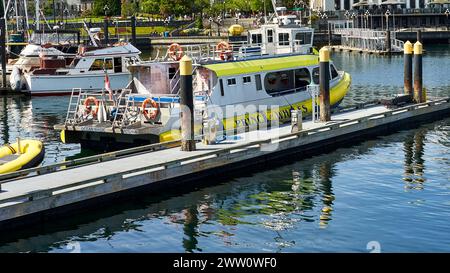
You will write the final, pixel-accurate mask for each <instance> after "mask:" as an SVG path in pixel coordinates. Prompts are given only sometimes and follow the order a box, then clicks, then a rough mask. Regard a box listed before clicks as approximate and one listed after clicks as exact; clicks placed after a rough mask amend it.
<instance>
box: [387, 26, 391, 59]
mask: <svg viewBox="0 0 450 273" xmlns="http://www.w3.org/2000/svg"><path fill="white" fill-rule="evenodd" d="M386 51H387V53H389V54H390V53H391V31H390V30H387V31H386Z"/></svg>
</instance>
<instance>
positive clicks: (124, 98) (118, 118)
mask: <svg viewBox="0 0 450 273" xmlns="http://www.w3.org/2000/svg"><path fill="white" fill-rule="evenodd" d="M130 94H131V89H123V90H122V92H121V93H120V96H119V98H118V99H117V108H116V113H115V115H114V120H113V123H112V127H113V129H114V128H116V127H119V128H122V127H123V126H125V125H127V122H126V119H125V117H126V115H127V114H128V109H129V105H130V103H131V104H134V100H133V101H130V99H129V97H130Z"/></svg>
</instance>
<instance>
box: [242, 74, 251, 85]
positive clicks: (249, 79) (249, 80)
mask: <svg viewBox="0 0 450 273" xmlns="http://www.w3.org/2000/svg"><path fill="white" fill-rule="evenodd" d="M242 81H243V82H244V84H249V83H251V82H252V78H251V77H250V76H245V77H243V78H242Z"/></svg>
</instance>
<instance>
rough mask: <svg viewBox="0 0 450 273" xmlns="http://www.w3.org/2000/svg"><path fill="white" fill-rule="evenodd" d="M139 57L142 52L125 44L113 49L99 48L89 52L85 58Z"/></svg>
mask: <svg viewBox="0 0 450 273" xmlns="http://www.w3.org/2000/svg"><path fill="white" fill-rule="evenodd" d="M127 54H129V55H139V54H141V51H140V50H139V49H137V48H136V47H134V46H133V45H132V44H129V43H124V44H121V45H116V46H113V47H106V48H99V49H95V50H92V51H87V52H86V53H85V54H84V55H85V56H96V55H127Z"/></svg>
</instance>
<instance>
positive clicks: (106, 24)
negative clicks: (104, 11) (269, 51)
mask: <svg viewBox="0 0 450 273" xmlns="http://www.w3.org/2000/svg"><path fill="white" fill-rule="evenodd" d="M108 25H109V23H108V18H105V20H104V22H103V32H104V33H105V45H108V44H109V31H108Z"/></svg>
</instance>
